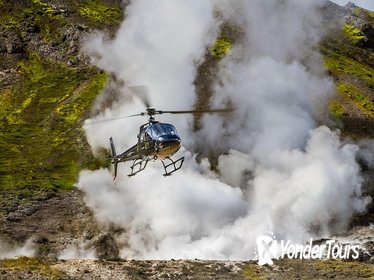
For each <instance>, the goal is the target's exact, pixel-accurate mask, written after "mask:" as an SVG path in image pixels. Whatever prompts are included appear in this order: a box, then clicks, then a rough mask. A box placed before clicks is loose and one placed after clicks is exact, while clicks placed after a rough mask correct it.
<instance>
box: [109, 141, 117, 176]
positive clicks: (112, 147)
mask: <svg viewBox="0 0 374 280" xmlns="http://www.w3.org/2000/svg"><path fill="white" fill-rule="evenodd" d="M109 141H110V149H111V153H112V155H111V157H110V159H111V160H112V164H113V165H114V178H113V180H114V179H116V177H117V168H118V159H117V158H115V157H116V156H117V153H116V147H115V146H114V142H113V138H112V137H110V139H109Z"/></svg>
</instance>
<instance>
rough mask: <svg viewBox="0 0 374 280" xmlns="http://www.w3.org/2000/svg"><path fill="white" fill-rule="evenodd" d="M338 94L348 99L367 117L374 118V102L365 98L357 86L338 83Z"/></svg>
mask: <svg viewBox="0 0 374 280" xmlns="http://www.w3.org/2000/svg"><path fill="white" fill-rule="evenodd" d="M337 89H338V92H339V93H340V94H341V95H343V96H345V97H348V98H349V99H350V100H351V101H352V102H353V103H354V104H356V106H357V107H358V108H360V109H361V111H363V112H364V113H366V114H367V115H369V116H371V117H374V102H373V101H371V100H370V98H368V97H367V96H365V95H364V94H363V93H362V92H360V90H358V89H357V88H356V87H355V86H353V85H351V84H348V83H342V82H339V83H337Z"/></svg>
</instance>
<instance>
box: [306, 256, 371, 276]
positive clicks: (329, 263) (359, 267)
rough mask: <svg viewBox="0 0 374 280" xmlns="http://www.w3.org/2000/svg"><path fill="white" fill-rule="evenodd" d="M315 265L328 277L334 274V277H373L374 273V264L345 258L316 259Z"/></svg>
mask: <svg viewBox="0 0 374 280" xmlns="http://www.w3.org/2000/svg"><path fill="white" fill-rule="evenodd" d="M313 265H314V267H315V268H316V269H317V270H318V271H319V272H320V273H323V274H324V275H325V276H326V278H331V277H328V276H327V275H329V276H334V278H335V277H336V278H342V279H343V278H344V279H348V278H347V277H349V278H351V277H352V276H353V275H354V277H355V278H356V279H358V278H360V279H362V278H368V279H372V277H373V275H374V266H373V265H372V264H368V263H362V262H355V261H343V260H316V261H315V262H313Z"/></svg>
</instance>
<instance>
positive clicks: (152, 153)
mask: <svg viewBox="0 0 374 280" xmlns="http://www.w3.org/2000/svg"><path fill="white" fill-rule="evenodd" d="M231 111H233V109H230V108H228V109H214V110H185V111H161V110H156V109H155V108H152V107H147V109H146V111H145V112H142V113H139V114H135V115H130V116H127V117H135V116H145V115H148V116H149V120H148V122H147V123H145V124H143V125H141V126H140V128H139V134H138V135H137V138H138V141H137V143H136V144H135V145H133V146H132V147H131V148H129V149H127V150H126V151H124V152H123V153H120V154H117V153H116V148H115V145H114V141H113V138H112V137H110V139H109V143H110V152H111V155H110V156H109V157H108V159H109V160H110V161H111V164H113V166H114V178H113V180H115V178H116V177H117V169H118V164H119V163H120V162H127V161H132V165H131V167H130V169H131V173H130V174H128V176H129V177H132V176H134V175H136V174H138V173H139V172H141V171H143V170H144V169H145V168H146V167H147V164H148V162H149V161H150V160H161V162H162V164H163V167H164V171H165V173H164V174H163V176H170V175H172V174H173V173H174V172H175V171H177V170H179V169H181V168H182V165H183V162H184V157H181V158H179V159H177V160H174V159H172V156H173V155H174V154H175V153H176V152H177V151H178V150H179V149H180V148H181V137H180V136H179V134H178V132H177V129H176V128H175V126H174V125H172V124H170V123H164V122H159V121H156V120H155V118H154V115H160V114H203V113H227V112H231Z"/></svg>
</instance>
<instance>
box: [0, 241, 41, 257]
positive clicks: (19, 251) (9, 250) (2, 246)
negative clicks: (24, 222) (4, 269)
mask: <svg viewBox="0 0 374 280" xmlns="http://www.w3.org/2000/svg"><path fill="white" fill-rule="evenodd" d="M34 255H35V248H34V244H33V242H32V240H27V241H26V242H25V244H23V245H22V246H12V245H10V244H8V243H6V242H4V241H2V240H0V259H12V258H18V257H32V256H34Z"/></svg>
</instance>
